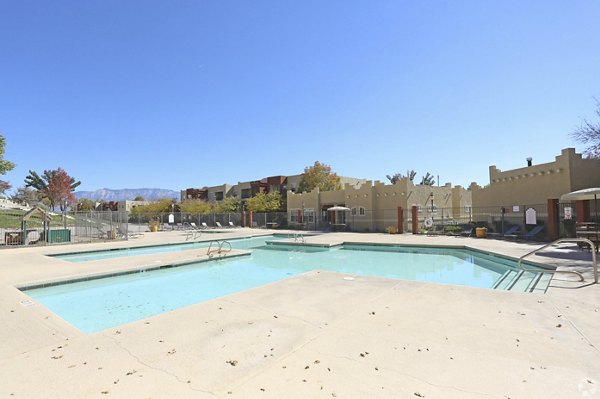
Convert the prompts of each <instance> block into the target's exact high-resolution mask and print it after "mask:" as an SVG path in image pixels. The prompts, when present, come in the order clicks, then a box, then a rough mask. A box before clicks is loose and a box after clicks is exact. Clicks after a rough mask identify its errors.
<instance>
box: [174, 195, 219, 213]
mask: <svg viewBox="0 0 600 399" xmlns="http://www.w3.org/2000/svg"><path fill="white" fill-rule="evenodd" d="M179 209H180V210H181V212H185V213H202V214H207V213H211V212H212V207H211V206H210V204H209V203H208V202H206V201H204V200H201V199H186V200H183V201H182V202H181V203H180V204H179Z"/></svg>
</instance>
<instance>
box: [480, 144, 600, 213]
mask: <svg viewBox="0 0 600 399" xmlns="http://www.w3.org/2000/svg"><path fill="white" fill-rule="evenodd" d="M589 187H600V159H597V158H592V159H585V158H583V157H582V156H581V154H578V153H576V152H575V149H574V148H565V149H563V150H562V151H561V154H560V155H559V156H557V157H556V158H555V160H554V161H553V162H548V163H542V164H538V165H534V164H533V163H532V162H531V159H529V160H528V165H527V166H525V167H522V168H518V169H512V170H507V171H504V172H503V171H501V170H500V169H498V168H497V167H496V166H495V165H492V166H490V184H489V185H488V186H485V187H483V188H482V187H480V186H478V185H477V184H475V183H472V184H471V186H470V187H469V189H470V190H471V191H472V195H473V207H475V208H483V207H497V208H499V207H511V206H513V205H514V206H518V205H525V204H532V205H535V204H546V202H547V200H548V199H550V198H554V199H560V196H561V195H563V194H566V193H570V192H572V191H577V190H581V189H584V188H589Z"/></svg>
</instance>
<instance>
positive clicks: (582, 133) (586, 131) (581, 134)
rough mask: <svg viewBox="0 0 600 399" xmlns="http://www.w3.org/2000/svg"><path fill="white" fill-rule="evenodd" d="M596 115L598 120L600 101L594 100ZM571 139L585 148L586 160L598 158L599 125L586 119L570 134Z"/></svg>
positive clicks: (599, 156)
mask: <svg viewBox="0 0 600 399" xmlns="http://www.w3.org/2000/svg"><path fill="white" fill-rule="evenodd" d="M594 100H596V115H598V117H599V118H600V101H598V100H597V99H596V98H594ZM571 137H572V138H574V139H575V140H576V141H578V142H580V143H581V144H584V145H586V146H587V148H586V149H585V151H584V152H583V153H584V154H585V155H586V156H587V157H588V158H600V123H598V122H597V123H596V124H594V123H592V122H590V121H588V120H587V119H584V120H583V123H582V125H581V126H580V127H579V128H578V129H577V130H575V131H574V132H573V133H571Z"/></svg>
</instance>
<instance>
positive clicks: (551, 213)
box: [547, 198, 558, 241]
mask: <svg viewBox="0 0 600 399" xmlns="http://www.w3.org/2000/svg"><path fill="white" fill-rule="evenodd" d="M547 207H548V226H547V228H548V239H550V241H554V240H556V239H558V199H556V198H548V201H547Z"/></svg>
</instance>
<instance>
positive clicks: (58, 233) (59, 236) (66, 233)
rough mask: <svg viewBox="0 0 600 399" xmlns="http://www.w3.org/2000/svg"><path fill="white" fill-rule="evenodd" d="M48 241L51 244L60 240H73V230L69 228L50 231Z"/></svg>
mask: <svg viewBox="0 0 600 399" xmlns="http://www.w3.org/2000/svg"><path fill="white" fill-rule="evenodd" d="M48 242H49V243H50V244H56V243H59V242H71V230H69V229H56V230H50V231H49V232H48Z"/></svg>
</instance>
